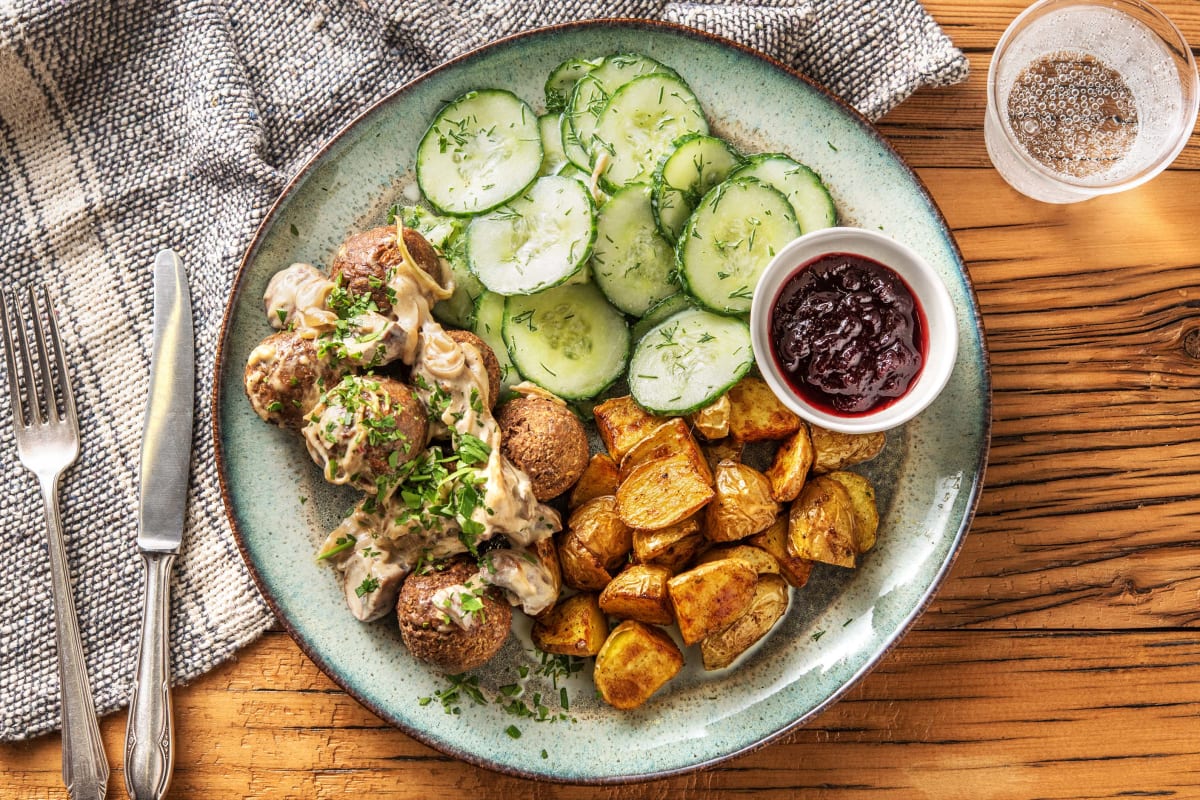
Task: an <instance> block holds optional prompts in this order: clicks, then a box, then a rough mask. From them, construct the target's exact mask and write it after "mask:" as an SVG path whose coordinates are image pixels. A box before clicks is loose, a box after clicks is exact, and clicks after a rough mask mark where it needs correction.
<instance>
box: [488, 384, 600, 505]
mask: <svg viewBox="0 0 1200 800" xmlns="http://www.w3.org/2000/svg"><path fill="white" fill-rule="evenodd" d="M496 421H497V422H498V423H499V424H500V433H501V440H500V451H501V452H502V453H504V455H505V456H507V457H508V460H509V461H511V462H512V463H513V464H514V465H515V466H516V467H517V468H519V469H520V470H521V471H523V472H524V473H525V474H526V475H528V476H529V480H530V482H531V483H532V484H533V494H534V496H535V497H537V499H538V500H541V501H542V502H545V501H546V500H550V499H552V498H555V497H558V496H559V495H560V494H562V493H563V492H565V491H566V490H567V489H570V488H571V487H572V486H573V485H574V484H575V482H576V481H577V480H579V476H580V475H582V474H583V470H584V468H585V467H586V466H587V463H588V456H589V453H588V439H587V433H586V432H585V431H584V429H583V424H582V423H581V422H580V421H579V419H578V418H576V416H575V415H574V414H572V413H571V411H570V409H568V408H567V407H566V406H565V405H562V404H561V403H557V402H555V401H553V400H548V399H546V398H544V397H536V396H526V397H518V398H516V399H515V400H510V401H509V402H507V403H505V404H504V405H502V406H501V407H500V408H499V410H498V411H497V412H496Z"/></svg>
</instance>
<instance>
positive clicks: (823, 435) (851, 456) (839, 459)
mask: <svg viewBox="0 0 1200 800" xmlns="http://www.w3.org/2000/svg"><path fill="white" fill-rule="evenodd" d="M809 435H810V436H811V437H812V446H813V465H812V471H813V474H815V475H820V474H822V473H825V472H833V471H834V470H839V469H844V468H845V467H849V466H852V465H854V464H860V463H862V462H863V461H870V460H871V459H872V458H874V457H875V456H877V455H879V453H880V451H881V450H883V445H884V442H885V441H886V437H885V436H884V434H882V433H839V432H837V431H831V430H826V429H825V428H822V427H821V426H819V425H812V426H810V428H809Z"/></svg>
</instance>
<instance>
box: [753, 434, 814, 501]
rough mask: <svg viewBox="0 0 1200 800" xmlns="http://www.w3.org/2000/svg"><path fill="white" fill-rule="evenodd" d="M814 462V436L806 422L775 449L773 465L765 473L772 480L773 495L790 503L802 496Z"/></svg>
mask: <svg viewBox="0 0 1200 800" xmlns="http://www.w3.org/2000/svg"><path fill="white" fill-rule="evenodd" d="M812 464H813V444H812V436H811V435H810V434H809V432H808V426H807V425H805V424H804V423H801V424H800V427H799V428H797V429H796V432H795V433H793V434H792V435H791V436H789V437H788V438H786V439H784V440H783V443H782V444H780V445H779V449H778V450H776V451H775V458H774V459H773V460H772V461H771V466H770V467H768V468H767V471H766V472H765V473H764V474H765V475H766V476H767V480H769V481H770V482H771V496H772V497H774V498H775V499H776V500H778V501H779V502H781V503H790V502H791V501H792V500H795V499H796V498H797V497H799V496H800V490H801V489H803V488H804V482H805V481H806V480H808V472H809V470H811V469H812Z"/></svg>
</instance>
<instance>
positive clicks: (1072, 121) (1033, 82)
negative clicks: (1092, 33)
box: [1008, 51, 1139, 178]
mask: <svg viewBox="0 0 1200 800" xmlns="http://www.w3.org/2000/svg"><path fill="white" fill-rule="evenodd" d="M1008 117H1009V121H1010V124H1011V125H1012V128H1013V133H1014V135H1015V137H1016V140H1017V142H1018V144H1020V145H1021V147H1022V148H1023V149H1024V150H1025V152H1027V153H1028V154H1029V155H1030V157H1032V158H1033V159H1034V160H1036V161H1037V162H1039V163H1040V164H1042V165H1043V166H1045V167H1046V168H1047V169H1050V170H1053V171H1054V172H1057V173H1059V174H1061V175H1069V176H1071V177H1073V178H1087V177H1091V176H1094V175H1099V174H1101V173H1103V172H1106V171H1108V170H1110V169H1112V168H1113V166H1114V165H1115V164H1117V163H1118V162H1120V161H1121V159H1123V158H1125V157H1126V156H1127V155H1129V153H1130V151H1131V150H1132V149H1133V145H1134V142H1135V141H1136V140H1137V136H1138V129H1139V123H1138V111H1137V105H1136V103H1135V100H1134V95H1133V92H1132V90H1131V89H1130V88H1129V86H1128V85H1127V84H1126V83H1125V80H1124V79H1123V78H1122V77H1121V75H1120V73H1118V72H1117V71H1116V70H1114V69H1112V68H1111V67H1109V66H1108V65H1107V64H1105V63H1104V62H1102V61H1100V60H1099V59H1098V58H1096V57H1095V56H1092V55H1088V54H1086V53H1078V52H1071V51H1059V52H1054V53H1050V54H1048V55H1043V56H1041V57H1039V58H1038V59H1036V60H1035V61H1033V63H1031V64H1029V65H1028V66H1027V67H1025V68H1024V69H1023V70H1021V72H1020V74H1019V75H1017V77H1016V80H1015V81H1014V82H1013V85H1012V89H1011V90H1010V92H1009V95H1008Z"/></svg>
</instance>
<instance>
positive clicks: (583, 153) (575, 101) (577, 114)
mask: <svg viewBox="0 0 1200 800" xmlns="http://www.w3.org/2000/svg"><path fill="white" fill-rule="evenodd" d="M609 97H610V92H609V91H607V90H606V89H605V88H604V86H603V85H601V83H600V81H598V80H596V78H595V77H594V75H585V76H584V77H583V78H581V79H580V81H579V83H577V84H575V91H573V92H572V93H571V100H570V101H569V102H568V103H567V110H566V111H564V112H563V119H564V120H565V121H566V124H567V127H565V128H563V149H564V150H565V151H566V153H567V157H568V158H570V159H571V163H572V164H574V165H575V166H577V167H579V168H580V169H582V170H586V171H587V172H589V173H590V172H591V170H592V153H591V150H592V134H593V133H594V132H595V130H596V123H597V121H599V119H600V114H601V112H602V111H604V106H605V105H607V104H608V98H609Z"/></svg>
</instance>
